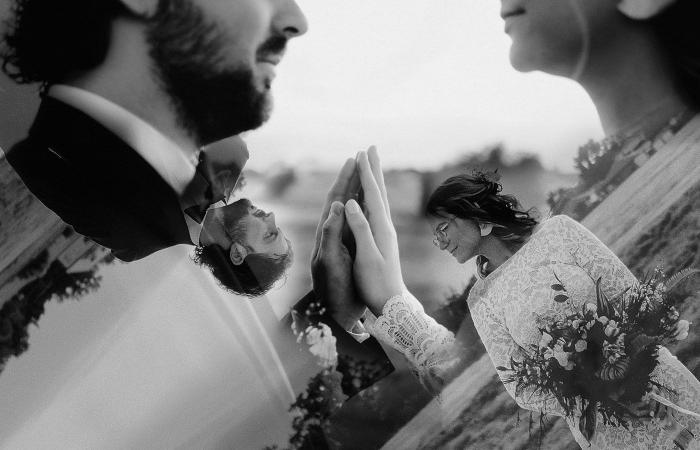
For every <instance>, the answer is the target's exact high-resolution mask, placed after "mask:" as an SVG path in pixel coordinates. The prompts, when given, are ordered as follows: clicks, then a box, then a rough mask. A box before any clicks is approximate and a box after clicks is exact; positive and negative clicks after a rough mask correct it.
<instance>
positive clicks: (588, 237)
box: [553, 216, 638, 298]
mask: <svg viewBox="0 0 700 450" xmlns="http://www.w3.org/2000/svg"><path fill="white" fill-rule="evenodd" d="M553 220H557V222H558V223H557V225H558V227H559V232H560V233H561V236H562V238H563V245H564V248H565V249H566V251H567V252H568V253H569V254H570V255H571V256H572V257H573V259H574V261H575V263H576V264H577V265H579V266H580V267H582V268H583V269H584V270H585V271H586V272H587V273H588V275H589V276H590V277H591V278H592V279H593V281H596V280H598V279H599V278H600V279H601V288H602V290H603V292H605V294H606V295H607V296H608V297H610V298H612V297H614V296H615V295H617V294H620V293H622V292H624V291H625V290H626V289H629V288H631V287H633V286H634V285H636V284H637V283H638V281H637V279H636V278H635V277H634V275H633V274H632V272H630V270H629V269H628V268H627V266H625V264H624V263H623V262H622V261H620V259H619V258H618V257H617V256H616V255H615V254H614V253H613V252H612V250H610V249H609V248H608V247H607V246H606V245H605V244H603V243H602V242H601V241H600V240H599V239H598V238H597V237H596V236H595V235H594V234H593V233H591V232H590V231H589V230H588V229H587V228H586V227H584V226H583V225H581V224H580V223H578V222H576V221H575V220H573V219H571V218H570V217H567V216H556V217H555V218H553Z"/></svg>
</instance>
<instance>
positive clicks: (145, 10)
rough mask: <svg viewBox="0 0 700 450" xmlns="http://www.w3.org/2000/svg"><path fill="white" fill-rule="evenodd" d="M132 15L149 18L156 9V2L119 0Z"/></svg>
mask: <svg viewBox="0 0 700 450" xmlns="http://www.w3.org/2000/svg"><path fill="white" fill-rule="evenodd" d="M119 1H120V2H121V3H122V5H124V7H125V8H126V9H128V10H129V11H130V12H131V13H132V14H133V15H135V16H137V17H141V18H151V17H153V16H154V15H155V13H156V10H157V9H158V0H119Z"/></svg>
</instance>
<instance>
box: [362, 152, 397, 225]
mask: <svg viewBox="0 0 700 450" xmlns="http://www.w3.org/2000/svg"><path fill="white" fill-rule="evenodd" d="M367 158H368V159H369V165H370V167H371V168H372V174H374V179H375V180H376V181H377V185H378V186H379V192H380V193H381V194H382V200H383V201H384V210H385V211H386V213H387V217H388V218H389V220H391V212H390V209H389V198H388V197H387V195H386V185H385V184H384V172H383V171H382V163H381V161H380V160H379V152H377V147H375V146H374V145H373V146H371V147H370V148H369V150H367Z"/></svg>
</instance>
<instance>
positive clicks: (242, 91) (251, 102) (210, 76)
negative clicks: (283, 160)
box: [147, 0, 271, 146]
mask: <svg viewBox="0 0 700 450" xmlns="http://www.w3.org/2000/svg"><path fill="white" fill-rule="evenodd" d="M147 39H148V43H149V46H150V56H151V58H152V60H153V63H154V69H155V71H156V76H157V78H158V80H159V81H160V83H161V84H162V86H161V87H162V88H163V89H164V91H165V93H166V94H168V96H169V97H170V100H171V102H172V103H173V106H174V107H175V112H176V115H177V119H178V122H179V125H180V126H182V127H183V128H185V129H186V130H187V131H188V133H189V134H190V135H191V136H192V137H193V138H194V139H195V141H196V142H197V144H198V145H200V146H201V145H205V144H209V143H212V142H214V141H218V140H220V139H224V138H227V137H230V136H233V135H236V134H239V133H241V132H243V131H247V130H252V129H254V128H257V127H259V126H260V125H262V124H263V123H264V122H265V121H266V120H267V119H268V117H269V112H270V110H271V101H270V99H269V96H268V94H267V92H261V91H260V90H259V89H258V88H256V86H255V77H254V74H253V70H252V68H251V67H235V68H232V67H225V66H223V63H222V60H223V59H224V56H223V53H224V49H225V48H226V47H227V42H226V36H225V34H224V32H223V31H222V30H221V29H220V28H219V26H218V25H217V24H216V23H214V22H211V21H208V20H207V19H206V18H205V17H204V12H203V11H202V10H201V9H200V8H199V7H197V6H196V5H194V4H193V2H191V1H189V0H160V1H159V3H158V11H157V12H156V14H155V16H154V17H153V19H152V22H151V23H150V24H149V30H148V34H147Z"/></svg>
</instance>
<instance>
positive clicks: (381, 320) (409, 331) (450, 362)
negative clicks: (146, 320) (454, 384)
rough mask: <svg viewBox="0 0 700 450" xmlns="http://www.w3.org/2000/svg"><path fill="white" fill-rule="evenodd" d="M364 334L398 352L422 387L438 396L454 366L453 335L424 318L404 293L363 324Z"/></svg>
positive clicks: (407, 294) (389, 301)
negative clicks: (366, 332)
mask: <svg viewBox="0 0 700 450" xmlns="http://www.w3.org/2000/svg"><path fill="white" fill-rule="evenodd" d="M365 327H366V328H367V331H369V333H370V334H371V335H372V336H374V337H375V338H376V339H378V340H379V341H380V342H382V343H384V344H386V345H388V346H390V347H392V348H393V349H395V350H397V351H398V352H400V353H401V354H402V355H403V356H404V357H405V358H406V359H407V360H408V362H409V364H410V365H411V368H412V369H413V372H414V373H415V374H416V375H417V377H418V379H419V380H420V381H421V383H422V384H423V386H425V387H426V389H428V391H430V392H431V393H433V394H437V393H438V392H439V391H440V390H442V387H443V386H444V385H445V384H446V382H447V373H449V372H450V370H451V369H452V367H454V366H455V365H456V357H457V355H453V353H454V349H453V347H454V341H455V337H454V334H453V333H452V332H451V331H449V330H448V329H447V328H445V327H444V326H442V325H440V324H439V323H437V322H436V321H435V319H433V318H432V317H430V316H429V315H427V314H426V313H425V311H424V309H423V305H421V304H420V302H419V301H418V300H416V298H415V297H414V296H413V295H411V293H410V292H408V291H407V290H405V291H404V293H403V294H402V295H397V296H394V297H392V298H390V299H389V300H388V301H387V302H386V304H385V305H384V308H383V309H382V314H381V315H380V316H379V317H376V318H375V317H374V316H373V315H372V314H371V313H370V314H368V317H367V318H366V320H365Z"/></svg>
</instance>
